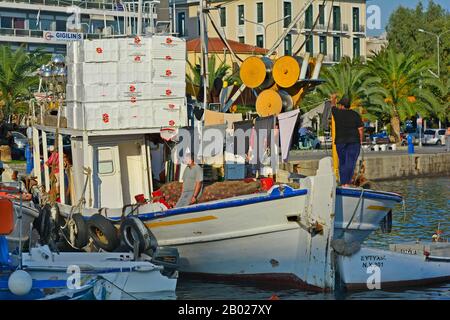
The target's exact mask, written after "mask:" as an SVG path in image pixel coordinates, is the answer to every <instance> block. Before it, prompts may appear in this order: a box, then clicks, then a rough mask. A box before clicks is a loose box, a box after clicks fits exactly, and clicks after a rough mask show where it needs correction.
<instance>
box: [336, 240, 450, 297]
mask: <svg viewBox="0 0 450 320" xmlns="http://www.w3.org/2000/svg"><path fill="white" fill-rule="evenodd" d="M390 247H391V250H380V249H376V248H362V249H361V250H360V251H359V252H358V253H356V254H354V255H352V256H349V257H345V256H339V258H338V261H339V262H338V264H339V270H340V277H341V280H342V282H343V284H344V286H345V287H346V288H347V289H348V290H369V289H381V290H383V289H391V288H402V287H414V286H425V285H432V284H439V283H446V282H449V281H450V245H449V244H448V243H430V244H424V243H414V244H408V243H406V244H405V243H403V244H397V245H391V246H390ZM430 247H431V250H430ZM397 248H402V249H401V250H399V249H397Z"/></svg>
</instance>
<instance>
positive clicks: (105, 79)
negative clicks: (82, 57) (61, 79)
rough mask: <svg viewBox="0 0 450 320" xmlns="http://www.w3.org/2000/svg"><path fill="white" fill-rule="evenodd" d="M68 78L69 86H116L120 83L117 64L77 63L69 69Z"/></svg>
mask: <svg viewBox="0 0 450 320" xmlns="http://www.w3.org/2000/svg"><path fill="white" fill-rule="evenodd" d="M67 76H68V82H67V83H69V84H76V85H91V84H99V83H102V84H104V83H109V84H115V83H117V82H118V67H117V63H116V62H105V63H75V64H70V65H69V66H68V67H67Z"/></svg>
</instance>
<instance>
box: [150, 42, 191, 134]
mask: <svg viewBox="0 0 450 320" xmlns="http://www.w3.org/2000/svg"><path fill="white" fill-rule="evenodd" d="M151 53H152V97H153V99H154V100H153V108H152V109H153V121H154V125H155V126H173V125H175V126H176V125H184V124H185V122H186V118H185V116H186V114H187V113H186V110H185V109H184V108H183V106H184V99H185V96H186V79H185V74H186V42H185V41H184V40H183V39H180V38H175V37H171V36H154V37H152V41H151Z"/></svg>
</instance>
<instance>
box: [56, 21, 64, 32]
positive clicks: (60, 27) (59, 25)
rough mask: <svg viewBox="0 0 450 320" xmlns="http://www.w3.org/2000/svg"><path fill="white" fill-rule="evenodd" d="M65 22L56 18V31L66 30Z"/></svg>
mask: <svg viewBox="0 0 450 320" xmlns="http://www.w3.org/2000/svg"><path fill="white" fill-rule="evenodd" d="M66 25H67V22H66V21H64V20H56V31H66Z"/></svg>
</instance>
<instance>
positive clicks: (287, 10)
mask: <svg viewBox="0 0 450 320" xmlns="http://www.w3.org/2000/svg"><path fill="white" fill-rule="evenodd" d="M288 16H289V17H288ZM283 17H287V18H285V19H284V27H285V28H287V27H289V25H290V24H291V21H292V3H290V2H287V1H285V2H284V3H283Z"/></svg>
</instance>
